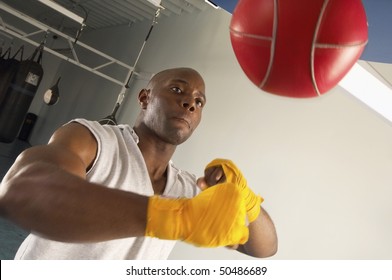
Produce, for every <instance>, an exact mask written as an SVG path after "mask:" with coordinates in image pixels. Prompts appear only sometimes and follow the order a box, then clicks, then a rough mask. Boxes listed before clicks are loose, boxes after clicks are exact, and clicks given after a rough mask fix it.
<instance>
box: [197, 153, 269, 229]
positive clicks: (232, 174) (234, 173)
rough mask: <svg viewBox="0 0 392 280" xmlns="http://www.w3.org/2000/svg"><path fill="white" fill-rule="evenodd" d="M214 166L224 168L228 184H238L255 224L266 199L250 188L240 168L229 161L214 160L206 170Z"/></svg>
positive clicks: (249, 217)
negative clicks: (261, 205)
mask: <svg viewBox="0 0 392 280" xmlns="http://www.w3.org/2000/svg"><path fill="white" fill-rule="evenodd" d="M213 166H222V169H223V172H224V173H225V176H226V182H228V183H233V184H236V185H238V186H239V187H240V189H241V193H242V197H243V198H244V200H245V205H246V211H247V214H248V220H249V222H250V223H251V222H253V221H254V220H256V218H257V217H258V216H259V214H260V204H261V203H262V202H263V201H264V199H263V198H262V197H261V196H259V195H256V194H255V193H254V192H253V191H252V190H251V189H250V188H249V187H248V183H247V182H246V179H245V177H244V176H243V175H242V173H241V171H240V170H239V169H238V167H237V166H236V165H235V164H234V163H233V162H232V161H231V160H227V159H214V160H213V161H211V162H210V163H209V164H208V165H207V166H206V168H205V169H208V168H210V167H213Z"/></svg>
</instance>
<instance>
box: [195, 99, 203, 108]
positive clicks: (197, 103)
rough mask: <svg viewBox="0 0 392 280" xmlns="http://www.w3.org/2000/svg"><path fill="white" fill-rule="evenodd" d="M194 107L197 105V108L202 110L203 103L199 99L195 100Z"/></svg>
mask: <svg viewBox="0 0 392 280" xmlns="http://www.w3.org/2000/svg"><path fill="white" fill-rule="evenodd" d="M196 105H197V107H199V108H203V106H204V101H203V100H201V99H196Z"/></svg>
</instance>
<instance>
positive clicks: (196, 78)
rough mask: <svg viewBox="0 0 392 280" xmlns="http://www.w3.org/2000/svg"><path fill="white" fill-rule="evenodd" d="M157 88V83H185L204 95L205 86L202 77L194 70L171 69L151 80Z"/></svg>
mask: <svg viewBox="0 0 392 280" xmlns="http://www.w3.org/2000/svg"><path fill="white" fill-rule="evenodd" d="M151 82H152V84H153V86H154V87H155V86H156V85H157V83H162V84H167V83H174V82H175V83H183V84H186V85H189V86H192V87H196V88H198V90H200V91H202V92H203V93H204V90H205V84H204V80H203V78H202V77H201V75H200V74H199V73H198V72H196V71H195V70H193V69H188V68H179V69H169V70H165V71H162V72H160V73H158V74H156V75H155V76H154V77H153V78H152V80H151Z"/></svg>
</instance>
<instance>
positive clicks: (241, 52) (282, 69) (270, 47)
mask: <svg viewBox="0 0 392 280" xmlns="http://www.w3.org/2000/svg"><path fill="white" fill-rule="evenodd" d="M230 39H231V44H232V47H233V50H234V53H235V55H236V58H237V60H238V62H239V64H240V66H241V68H242V70H243V71H244V72H245V74H246V76H247V77H248V78H249V79H250V80H251V81H252V82H253V83H254V84H255V85H256V86H257V87H259V88H260V89H262V90H264V91H266V92H269V93H273V94H277V95H282V96H288V97H298V98H304V97H314V96H319V95H321V94H323V93H326V92H327V91H328V90H330V89H331V88H333V87H334V86H336V85H337V84H338V82H339V81H340V80H341V79H342V78H343V77H344V76H345V75H346V74H347V72H348V71H349V70H350V69H351V67H352V66H353V65H354V64H355V62H357V60H358V59H359V57H360V56H361V54H362V52H363V50H364V48H365V46H366V43H367V41H368V25H367V19H366V13H365V9H364V7H363V5H362V2H361V1H360V0H240V1H239V2H238V4H237V6H236V8H235V10H234V12H233V16H232V19H231V23H230Z"/></svg>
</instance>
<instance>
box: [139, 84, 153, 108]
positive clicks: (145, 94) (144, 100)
mask: <svg viewBox="0 0 392 280" xmlns="http://www.w3.org/2000/svg"><path fill="white" fill-rule="evenodd" d="M149 97H150V90H149V89H145V88H144V89H142V90H141V91H140V92H139V96H138V100H139V104H140V107H141V108H142V109H146V108H147V104H148V100H149Z"/></svg>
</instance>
